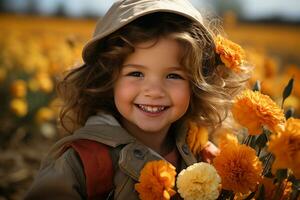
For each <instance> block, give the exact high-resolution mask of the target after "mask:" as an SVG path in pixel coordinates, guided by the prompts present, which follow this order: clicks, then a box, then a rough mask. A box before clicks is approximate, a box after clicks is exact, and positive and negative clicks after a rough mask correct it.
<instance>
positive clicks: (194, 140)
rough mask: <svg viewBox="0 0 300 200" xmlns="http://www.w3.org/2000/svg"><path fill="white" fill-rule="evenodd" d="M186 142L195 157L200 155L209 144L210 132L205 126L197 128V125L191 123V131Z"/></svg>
mask: <svg viewBox="0 0 300 200" xmlns="http://www.w3.org/2000/svg"><path fill="white" fill-rule="evenodd" d="M186 142H187V144H188V145H189V147H190V149H191V151H192V153H193V154H194V155H199V154H200V152H201V150H202V149H203V148H204V147H205V145H206V144H207V142H208V131H207V129H206V128H205V127H203V126H197V124H196V123H194V122H190V123H189V130H188V133H187V137H186Z"/></svg>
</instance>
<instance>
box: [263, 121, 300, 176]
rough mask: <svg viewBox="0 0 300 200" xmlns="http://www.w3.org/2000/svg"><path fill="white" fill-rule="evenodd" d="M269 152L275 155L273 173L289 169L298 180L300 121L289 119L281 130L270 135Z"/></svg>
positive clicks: (299, 168) (299, 166) (299, 174)
mask: <svg viewBox="0 0 300 200" xmlns="http://www.w3.org/2000/svg"><path fill="white" fill-rule="evenodd" d="M269 151H270V152H272V153H273V154H274V155H275V161H274V163H273V165H272V170H273V172H275V170H276V169H280V168H289V169H291V170H292V171H293V173H294V175H295V176H296V177H297V178H300V119H295V118H289V119H288V120H287V122H286V124H285V127H284V128H283V129H278V133H277V134H272V135H271V138H270V142H269Z"/></svg>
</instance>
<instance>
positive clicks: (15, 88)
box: [10, 80, 27, 98]
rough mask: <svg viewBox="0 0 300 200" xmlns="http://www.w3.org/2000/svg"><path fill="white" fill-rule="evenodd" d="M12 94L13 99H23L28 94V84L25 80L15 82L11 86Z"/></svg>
mask: <svg viewBox="0 0 300 200" xmlns="http://www.w3.org/2000/svg"><path fill="white" fill-rule="evenodd" d="M10 93H11V95H12V96H13V97H16V98H22V97H25V96H26V94H27V88H26V82H25V81H23V80H15V81H14V82H12V84H11V85H10Z"/></svg>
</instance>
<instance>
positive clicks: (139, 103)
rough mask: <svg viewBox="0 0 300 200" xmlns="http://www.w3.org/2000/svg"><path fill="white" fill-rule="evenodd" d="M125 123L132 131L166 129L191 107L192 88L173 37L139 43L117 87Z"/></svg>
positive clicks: (117, 96)
mask: <svg viewBox="0 0 300 200" xmlns="http://www.w3.org/2000/svg"><path fill="white" fill-rule="evenodd" d="M114 97H115V104H116V107H117V109H118V111H119V112H120V114H121V115H122V121H121V122H122V124H123V126H124V127H125V128H126V129H127V130H129V131H130V132H145V133H161V132H164V133H165V132H167V130H168V128H169V127H170V125H171V124H172V123H173V122H175V121H177V120H178V119H179V118H181V117H182V116H183V115H184V114H185V112H186V111H187V109H188V106H189V101H190V88H189V80H188V77H187V74H186V72H185V70H184V68H183V66H181V64H180V46H179V44H178V42H176V41H175V40H173V39H170V38H160V39H159V40H158V41H157V42H156V43H154V42H153V41H150V42H145V43H140V44H138V45H136V48H135V51H134V53H132V54H130V55H129V56H128V57H127V58H126V60H125V62H124V63H123V67H122V70H121V73H120V75H119V77H118V79H117V81H116V84H115V87H114Z"/></svg>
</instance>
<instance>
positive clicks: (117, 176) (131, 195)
mask: <svg viewBox="0 0 300 200" xmlns="http://www.w3.org/2000/svg"><path fill="white" fill-rule="evenodd" d="M186 131H187V130H186V127H185V126H184V125H183V126H182V127H179V128H178V129H176V132H175V133H173V134H174V136H175V137H176V147H177V149H178V151H179V153H180V156H181V163H182V164H181V168H182V169H183V168H186V167H187V166H189V165H191V164H193V163H195V162H196V158H195V157H194V156H193V154H192V153H191V151H190V149H189V148H188V146H187V144H186V142H185V137H186ZM77 139H89V140H94V141H97V142H100V143H103V144H106V145H108V146H110V147H111V156H112V160H113V163H114V164H115V165H116V166H114V167H115V172H114V199H119V200H121V199H122V200H123V199H130V200H135V199H139V198H138V194H137V192H136V191H135V190H134V184H135V183H137V181H138V178H139V174H140V171H141V169H142V168H143V166H144V165H145V164H146V163H147V162H149V161H151V160H159V159H164V158H162V157H161V156H160V155H159V154H157V153H156V152H155V151H153V150H152V149H150V148H148V147H146V146H145V145H143V144H141V143H139V142H138V141H137V140H136V139H135V138H133V137H132V136H131V135H129V134H128V133H127V132H126V131H125V130H124V129H123V128H122V127H121V126H120V125H119V123H118V122H117V121H116V120H115V119H114V118H113V117H112V116H110V115H99V116H93V117H91V118H89V120H88V121H87V123H86V125H85V126H84V127H82V128H81V129H79V130H77V131H76V132H75V133H74V134H73V135H71V136H67V137H65V138H63V139H62V140H60V141H58V142H57V143H56V144H55V145H54V146H53V148H52V149H51V150H50V152H49V153H48V155H47V156H46V158H45V159H44V160H43V162H42V165H41V168H40V170H39V172H38V174H37V176H36V178H35V180H34V183H33V185H32V187H31V188H30V190H29V191H28V194H27V195H26V198H25V199H31V200H33V199H64V200H68V199H70V200H71V199H73V200H77V199H78V200H79V199H86V198H87V193H86V185H85V175H84V171H83V166H82V164H81V160H80V158H79V156H78V155H77V153H76V152H75V151H74V150H73V149H68V150H67V151H65V152H64V153H62V150H63V147H64V145H65V144H67V143H68V142H70V141H73V140H77Z"/></svg>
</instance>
